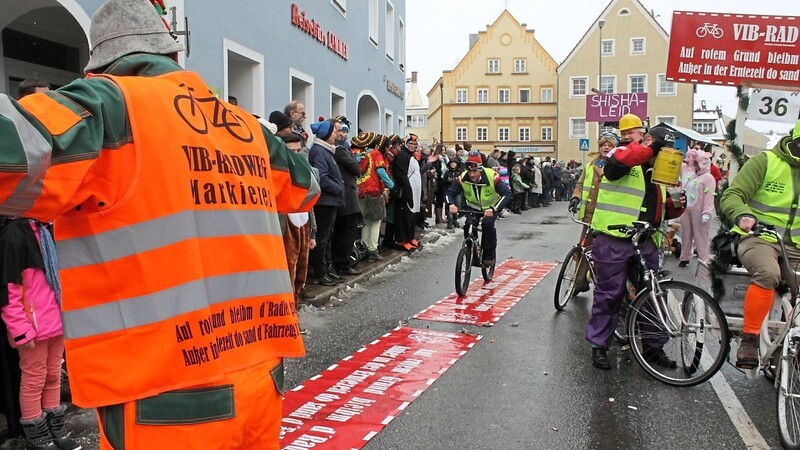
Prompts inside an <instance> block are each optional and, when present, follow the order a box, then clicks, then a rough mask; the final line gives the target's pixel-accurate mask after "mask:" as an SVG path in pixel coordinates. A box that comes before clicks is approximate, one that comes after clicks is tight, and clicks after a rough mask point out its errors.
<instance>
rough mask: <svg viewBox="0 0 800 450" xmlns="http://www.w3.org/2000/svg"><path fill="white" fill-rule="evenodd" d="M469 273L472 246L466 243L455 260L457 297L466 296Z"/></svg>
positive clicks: (470, 271) (470, 270)
mask: <svg viewBox="0 0 800 450" xmlns="http://www.w3.org/2000/svg"><path fill="white" fill-rule="evenodd" d="M470 273H472V245H471V243H470V242H469V241H466V242H464V245H462V246H461V250H459V252H458V257H457V258H456V293H457V294H458V296H459V297H463V296H465V295H467V289H468V288H469V276H470Z"/></svg>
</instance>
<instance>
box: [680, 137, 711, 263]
mask: <svg viewBox="0 0 800 450" xmlns="http://www.w3.org/2000/svg"><path fill="white" fill-rule="evenodd" d="M686 161H687V167H686V169H688V170H686V171H684V172H683V175H682V176H681V178H682V180H681V187H682V188H683V189H684V190H685V191H686V213H685V214H684V215H683V216H682V217H681V243H682V244H683V245H682V247H681V258H680V259H681V262H680V263H679V264H678V266H680V267H686V266H687V265H688V264H689V259H690V258H691V256H692V248H693V247H694V248H696V249H697V258H698V259H699V260H700V261H703V262H706V263H707V262H708V258H709V235H708V233H709V228H710V227H711V218H712V217H713V214H714V193H715V192H716V184H717V183H716V180H714V177H713V176H712V175H711V172H710V168H711V158H710V157H709V155H708V153H706V152H703V151H696V150H693V149H692V150H689V151H687V152H686ZM692 243H694V246H693V245H692Z"/></svg>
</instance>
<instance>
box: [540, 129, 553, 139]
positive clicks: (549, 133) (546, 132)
mask: <svg viewBox="0 0 800 450" xmlns="http://www.w3.org/2000/svg"><path fill="white" fill-rule="evenodd" d="M542 140H543V141H552V140H553V127H542Z"/></svg>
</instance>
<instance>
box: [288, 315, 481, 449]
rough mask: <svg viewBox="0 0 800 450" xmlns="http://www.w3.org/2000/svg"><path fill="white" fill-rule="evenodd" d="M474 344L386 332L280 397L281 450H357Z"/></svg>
mask: <svg viewBox="0 0 800 450" xmlns="http://www.w3.org/2000/svg"><path fill="white" fill-rule="evenodd" d="M479 339H480V336H471V335H467V334H454V333H447V332H440V331H431V330H417V329H413V328H407V327H402V328H396V329H394V330H392V331H391V332H390V333H388V334H385V335H384V336H382V337H381V338H380V339H378V340H376V341H374V342H372V343H370V344H369V345H367V346H366V347H363V348H361V349H360V350H358V351H357V352H356V353H354V354H353V355H351V356H348V357H347V358H345V359H343V360H342V361H341V362H340V363H339V364H335V365H333V366H331V367H329V368H328V369H327V370H325V371H324V372H323V373H322V374H320V375H317V376H315V377H313V378H311V379H309V380H308V381H307V382H306V383H305V384H303V385H300V386H298V387H297V388H295V389H293V390H292V391H290V392H288V393H287V394H286V396H285V399H284V402H283V419H282V421H281V448H282V449H284V450H298V449H308V448H315V449H358V448H361V447H363V446H364V445H366V443H367V442H368V441H369V440H370V439H372V438H373V437H374V436H375V435H377V434H378V432H380V430H382V429H383V427H385V426H386V425H387V424H388V423H389V422H391V421H392V419H394V418H395V417H396V416H397V415H399V414H401V413H402V411H403V410H404V409H405V408H406V406H408V405H409V404H410V403H411V402H412V401H413V400H414V399H416V398H417V397H418V396H419V395H420V394H421V393H422V392H424V391H425V389H427V388H428V387H429V386H430V385H431V384H433V382H434V381H436V380H437V379H438V378H439V377H440V376H441V375H442V374H443V373H444V372H445V371H446V370H447V369H448V368H450V367H451V366H452V365H453V364H455V363H456V361H458V360H459V358H461V357H462V356H464V354H465V353H466V352H467V350H469V349H470V348H471V347H472V346H474V345H475V343H476V342H477V341H478V340H479Z"/></svg>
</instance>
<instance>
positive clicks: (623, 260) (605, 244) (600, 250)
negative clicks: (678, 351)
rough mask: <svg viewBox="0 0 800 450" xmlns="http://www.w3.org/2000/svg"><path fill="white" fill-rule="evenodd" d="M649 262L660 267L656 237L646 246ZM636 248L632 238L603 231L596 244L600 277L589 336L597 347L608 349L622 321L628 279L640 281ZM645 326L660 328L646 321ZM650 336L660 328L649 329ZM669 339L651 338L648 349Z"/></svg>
mask: <svg viewBox="0 0 800 450" xmlns="http://www.w3.org/2000/svg"><path fill="white" fill-rule="evenodd" d="M641 248H642V253H643V254H644V259H645V263H646V264H647V267H648V268H653V269H656V270H658V251H657V250H656V245H655V243H653V241H652V240H649V239H648V240H647V242H645V243H644V244H643V245H642V246H641ZM637 258H638V257H637V256H636V251H635V250H634V248H633V244H632V243H631V241H629V240H627V239H619V238H615V237H611V236H608V235H606V234H602V233H599V234H597V235H596V236H595V237H594V242H593V243H592V260H593V261H594V271H595V275H596V276H597V279H596V280H595V285H594V301H593V303H592V317H591V318H590V319H589V324H588V325H587V327H586V339H587V340H588V341H589V342H590V343H591V344H592V345H594V346H597V347H600V348H604V349H608V347H609V345H610V344H611V338H612V337H613V336H614V329H616V327H617V321H619V312H620V309H622V300H623V299H624V296H625V291H626V286H625V281H626V279H627V278H628V277H630V279H631V280H638V279H639V276H640V272H641V268H640V266H639V262H638V261H637ZM642 326H644V327H645V328H656V327H655V326H652V325H651V326H648V324H642ZM648 331H651V333H647V334H648V335H651V336H653V335H656V334H657V333H654V332H657V330H648ZM665 342H666V339H663V338H658V339H649V340H648V342H643V343H642V344H643V347H644V350H645V351H648V350H656V349H659V348H661V347H662V346H663V345H664V343H665Z"/></svg>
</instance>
